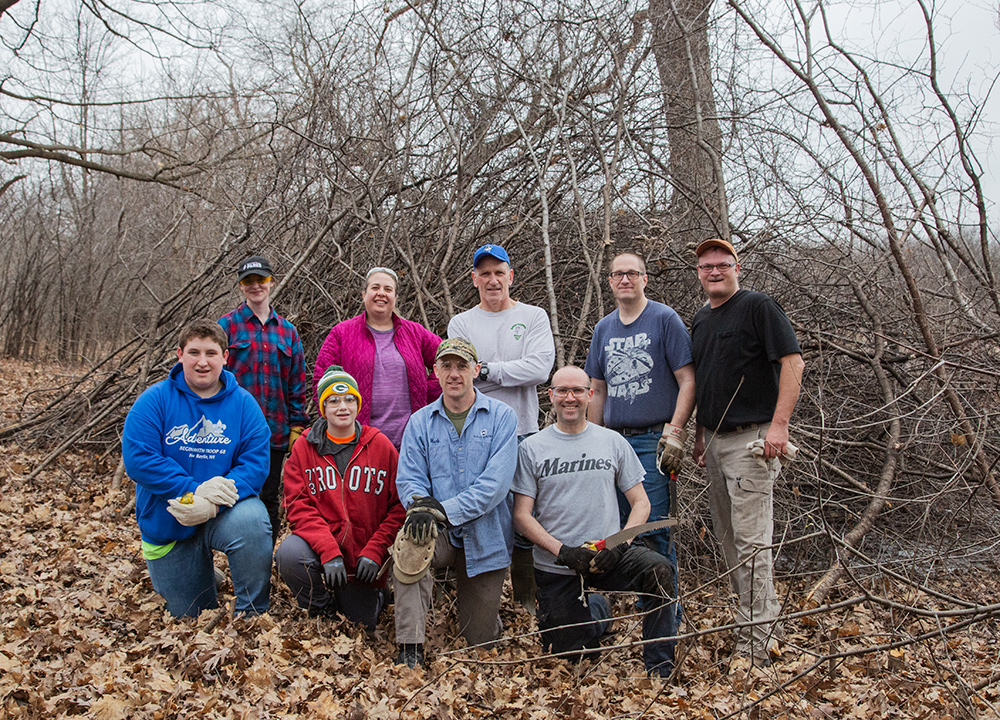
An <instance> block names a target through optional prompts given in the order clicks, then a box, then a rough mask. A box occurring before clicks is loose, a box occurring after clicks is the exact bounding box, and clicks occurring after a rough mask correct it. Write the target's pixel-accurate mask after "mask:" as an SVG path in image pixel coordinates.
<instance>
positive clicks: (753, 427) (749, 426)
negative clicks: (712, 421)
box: [719, 423, 761, 435]
mask: <svg viewBox="0 0 1000 720" xmlns="http://www.w3.org/2000/svg"><path fill="white" fill-rule="evenodd" d="M760 426H761V423H747V424H746V425H737V426H736V427H734V428H733V429H732V430H723V431H721V432H719V435H735V434H736V433H744V432H750V431H751V430H757V429H758V428H760Z"/></svg>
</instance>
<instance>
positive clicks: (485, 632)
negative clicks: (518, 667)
mask: <svg viewBox="0 0 1000 720" xmlns="http://www.w3.org/2000/svg"><path fill="white" fill-rule="evenodd" d="M434 372H435V374H436V375H437V378H438V382H440V383H441V390H442V394H441V397H440V398H438V399H437V400H435V401H434V402H433V403H431V404H430V405H427V406H425V407H423V408H421V409H419V410H417V412H415V413H414V414H413V416H412V417H411V418H410V421H409V423H408V424H407V425H406V430H405V431H404V432H403V443H402V446H401V448H400V454H399V467H398V469H397V473H396V487H397V489H398V491H399V499H400V501H401V502H402V503H403V505H404V506H405V507H406V508H407V513H406V520H405V521H404V523H403V528H402V530H400V533H402V538H401V539H409V540H412V541H413V542H415V543H417V544H425V543H429V542H430V541H431V540H433V541H434V550H433V558H432V560H431V567H432V568H442V567H453V568H454V570H455V574H456V576H457V584H458V624H459V628H458V629H459V632H461V633H462V635H463V636H464V637H465V639H466V641H467V642H468V643H469V645H478V644H481V643H489V642H491V641H493V640H496V638H497V637H498V636H499V634H500V628H501V625H500V616H499V611H500V596H501V591H502V590H503V583H504V579H505V578H506V577H507V571H508V569H509V567H510V556H511V547H512V544H513V525H512V520H511V512H510V508H509V506H508V504H507V502H506V500H507V494H508V492H509V491H510V486H511V482H512V480H513V478H514V470H515V467H516V465H517V414H516V413H515V412H514V411H513V410H511V409H510V407H509V406H507V405H505V404H504V403H502V402H500V401H499V400H494V399H492V398H489V397H486V396H485V395H483V394H482V393H481V392H479V391H478V390H476V388H475V387H474V386H473V380H474V379H475V378H476V376H477V375H478V374H479V358H478V356H477V354H476V348H475V347H474V346H473V344H472V343H471V342H469V341H468V340H466V339H465V338H461V337H456V338H449V339H448V340H445V341H444V342H442V343H441V345H440V346H439V347H438V349H437V354H436V355H435V360H434ZM441 530H443V531H444V532H439V531H441ZM397 542H399V541H397ZM396 580H397V582H396V583H395V593H396V642H397V643H399V646H400V648H399V657H398V658H397V660H396V662H397V663H398V664H406V665H409V666H410V667H414V666H415V665H422V664H423V662H424V645H423V644H424V637H425V635H424V632H425V626H426V618H427V611H428V610H429V609H430V604H431V599H432V596H433V573H427V574H424V575H423V576H422V577H420V578H419V579H415V578H413V577H402V578H401V577H400V574H397V575H396ZM407 580H410V581H411V582H407ZM413 580H415V582H414V581H413Z"/></svg>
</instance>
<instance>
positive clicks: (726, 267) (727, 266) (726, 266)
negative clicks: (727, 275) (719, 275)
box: [695, 262, 739, 275]
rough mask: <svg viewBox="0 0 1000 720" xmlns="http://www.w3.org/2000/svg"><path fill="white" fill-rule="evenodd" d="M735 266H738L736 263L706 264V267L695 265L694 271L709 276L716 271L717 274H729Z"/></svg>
mask: <svg viewBox="0 0 1000 720" xmlns="http://www.w3.org/2000/svg"><path fill="white" fill-rule="evenodd" d="M737 265H739V263H738V262H724V263H708V264H706V265H695V269H696V270H697V271H698V272H700V273H703V274H705V275H709V274H711V273H712V272H713V271H714V270H718V271H719V272H729V271H730V270H732V269H733V268H734V267H736V266H737Z"/></svg>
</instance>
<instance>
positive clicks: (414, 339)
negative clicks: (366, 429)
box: [312, 312, 441, 425]
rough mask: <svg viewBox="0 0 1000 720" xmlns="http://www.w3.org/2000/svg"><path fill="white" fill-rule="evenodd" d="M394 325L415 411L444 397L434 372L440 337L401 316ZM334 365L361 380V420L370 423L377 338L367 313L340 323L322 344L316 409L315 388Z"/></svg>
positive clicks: (394, 318)
mask: <svg viewBox="0 0 1000 720" xmlns="http://www.w3.org/2000/svg"><path fill="white" fill-rule="evenodd" d="M392 324H393V327H394V329H395V332H394V333H393V342H394V343H395V344H396V348H397V349H398V350H399V354H400V355H402V356H403V362H405V363H406V379H407V381H408V382H409V386H410V407H411V410H412V411H413V412H416V411H417V410H419V409H420V408H422V407H423V406H424V405H427V404H428V403H430V402H431V401H433V400H436V399H437V398H438V396H439V395H440V394H441V386H440V385H439V384H438V381H437V377H436V376H435V375H434V370H433V368H434V353H435V352H437V348H438V345H440V344H441V338H439V337H438V336H437V335H435V334H434V333H432V332H431V331H430V330H428V329H427V328H425V327H424V326H423V325H421V324H420V323H416V322H413V321H412V320H404V319H403V318H401V317H399V316H398V315H393V316H392ZM331 365H340V366H341V367H343V368H344V369H345V370H346V371H347V372H349V373H350V374H351V375H352V376H353V377H354V379H355V380H357V381H358V389H359V390H360V391H361V399H362V403H361V409H360V411H359V412H358V420H360V421H361V423H362V424H363V425H364V424H367V423H369V422H370V421H371V411H372V410H371V408H372V383H373V381H374V373H375V370H374V367H375V338H374V337H373V336H372V333H371V330H369V329H368V323H367V322H366V321H365V313H363V312H362V313H361V314H360V315H357V316H355V317H352V318H351V319H350V320H344V321H343V322H340V323H337V324H336V325H334V326H333V329H332V330H330V334H329V335H327V336H326V340H324V341H323V347H321V348H320V349H319V355H317V356H316V367H315V369H314V370H313V381H312V389H313V403H314V407H315V404H316V403H317V401H318V398H317V397H316V386H317V385H318V384H319V381H320V378H322V377H323V373H324V372H326V369H327V368H328V367H330V366H331Z"/></svg>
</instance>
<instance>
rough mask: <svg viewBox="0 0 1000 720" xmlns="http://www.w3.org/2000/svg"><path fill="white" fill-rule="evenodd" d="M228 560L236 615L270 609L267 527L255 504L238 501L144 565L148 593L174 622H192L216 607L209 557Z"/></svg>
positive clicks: (262, 509) (263, 510)
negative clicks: (150, 589) (164, 604)
mask: <svg viewBox="0 0 1000 720" xmlns="http://www.w3.org/2000/svg"><path fill="white" fill-rule="evenodd" d="M213 550H220V551H222V552H224V553H225V554H226V557H227V558H228V559H229V572H230V574H231V575H232V579H233V588H234V589H235V591H236V613H237V614H239V615H259V614H261V613H263V612H267V610H268V608H269V607H270V606H271V600H270V594H271V523H270V521H269V520H268V516H267V509H266V508H265V507H264V503H262V502H261V501H260V498H258V497H256V496H253V497H248V498H244V499H243V500H240V501H239V502H238V503H236V505H234V506H233V507H231V508H224V509H220V510H219V514H218V515H217V516H216V517H215V518H213V519H212V520H209V521H208V522H206V523H203V524H202V525H200V526H199V527H198V531H197V532H196V533H195V534H194V535H193V536H192V537H190V538H188V539H187V540H181V541H179V542H177V544H175V545H174V547H173V548H172V549H171V550H170V552H168V553H167V554H166V555H164V556H163V557H161V558H158V559H156V560H147V561H146V568H147V569H148V570H149V577H150V579H151V580H152V581H153V589H154V590H156V592H158V593H159V594H160V595H161V596H162V597H163V599H164V600H166V601H167V610H168V611H170V614H171V615H173V616H174V617H184V616H185V615H189V616H192V617H194V616H197V615H198V613H200V612H201V611H202V610H206V609H208V608H215V607H218V606H219V604H218V602H217V601H216V597H215V572H214V569H213V568H214V565H213V562H212V551H213Z"/></svg>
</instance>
